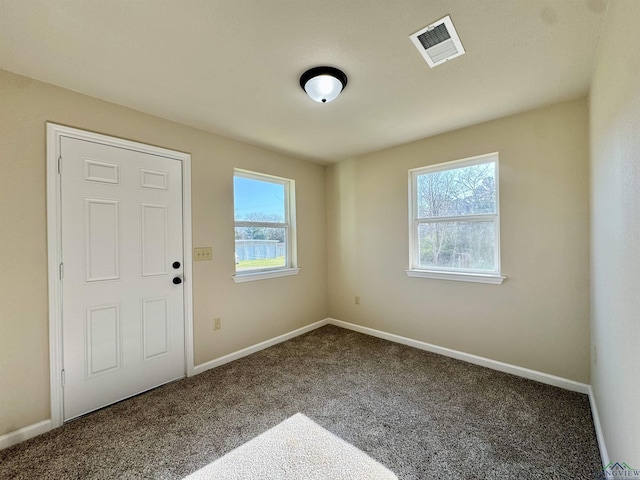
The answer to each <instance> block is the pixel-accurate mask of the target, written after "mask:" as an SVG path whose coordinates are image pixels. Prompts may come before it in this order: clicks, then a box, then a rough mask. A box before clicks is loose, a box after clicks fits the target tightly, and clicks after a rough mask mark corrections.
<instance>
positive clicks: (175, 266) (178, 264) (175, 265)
mask: <svg viewBox="0 0 640 480" xmlns="http://www.w3.org/2000/svg"><path fill="white" fill-rule="evenodd" d="M171 266H172V267H173V268H175V269H176V270H177V269H178V268H180V262H173V264H172V265H171Z"/></svg>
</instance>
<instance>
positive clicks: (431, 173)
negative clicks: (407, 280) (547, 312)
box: [407, 153, 505, 284]
mask: <svg viewBox="0 0 640 480" xmlns="http://www.w3.org/2000/svg"><path fill="white" fill-rule="evenodd" d="M409 177H410V188H409V190H410V192H409V196H410V199H409V201H410V208H409V210H410V216H411V227H410V228H411V231H410V236H409V239H410V240H409V251H410V260H409V261H410V264H409V265H410V266H409V270H407V275H409V276H412V277H426V278H442V279H447V280H463V281H472V282H484V283H496V284H497V283H502V281H503V280H504V278H505V277H503V276H502V275H501V274H500V208H499V206H500V202H499V196H498V154H497V153H491V154H488V155H481V156H478V157H473V158H468V159H464V160H458V161H454V162H447V163H441V164H438V165H433V166H429V167H423V168H417V169H414V170H410V171H409Z"/></svg>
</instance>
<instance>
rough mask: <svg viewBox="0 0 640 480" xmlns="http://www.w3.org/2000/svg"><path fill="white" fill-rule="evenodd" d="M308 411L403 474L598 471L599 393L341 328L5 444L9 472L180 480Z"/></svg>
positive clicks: (1, 469)
mask: <svg viewBox="0 0 640 480" xmlns="http://www.w3.org/2000/svg"><path fill="white" fill-rule="evenodd" d="M297 412H301V413H303V414H305V415H306V416H307V417H309V418H310V419H312V420H313V421H315V422H316V423H318V424H319V425H321V426H322V427H324V428H325V429H327V430H329V431H330V432H332V433H334V434H335V435H338V436H339V437H340V438H342V439H343V440H345V441H347V442H349V443H350V444H352V445H354V446H355V447H357V448H359V449H360V450H362V451H364V452H365V453H367V454H368V455H369V456H371V457H372V458H374V459H375V460H377V461H379V462H381V463H382V464H383V465H385V466H386V467H387V468H389V469H390V470H392V471H393V472H394V473H395V474H396V475H397V476H398V478H400V479H446V480H453V479H509V480H520V479H545V480H549V479H563V480H564V479H572V480H573V479H591V480H592V479H593V478H594V472H596V471H597V470H598V469H600V471H601V468H602V467H601V465H600V456H599V452H598V447H597V443H596V438H595V433H594V427H593V421H592V418H591V413H590V410H589V401H588V398H587V397H586V396H585V395H582V394H578V393H574V392H569V391H566V390H562V389H559V388H555V387H551V386H548V385H543V384H540V383H537V382H534V381H530V380H525V379H522V378H519V377H515V376H513V375H509V374H505V373H501V372H496V371H493V370H490V369H486V368H483V367H479V366H476V365H471V364H468V363H464V362H461V361H458V360H454V359H450V358H447V357H442V356H439V355H435V354H432V353H428V352H424V351H421V350H417V349H414V348H410V347H406V346H403V345H398V344H395V343H391V342H388V341H385V340H380V339H377V338H373V337H369V336H366V335H362V334H359V333H355V332H352V331H349V330H344V329H341V328H338V327H334V326H325V327H322V328H320V329H318V330H315V331H313V332H310V333H308V334H306V335H303V336H300V337H297V338H294V339H292V340H289V341H287V342H285V343H282V344H279V345H276V346H274V347H271V348H268V349H266V350H263V351H261V352H258V353H256V354H253V355H251V356H249V357H245V358H243V359H240V360H237V361H235V362H232V363H229V364H226V365H223V366H221V367H219V368H216V369H213V370H209V371H207V372H205V373H202V374H200V375H197V376H195V377H192V378H188V379H185V380H181V381H179V382H175V383H172V384H169V385H165V386H163V387H160V388H158V389H155V390H153V391H151V392H148V393H145V394H142V395H139V396H137V397H134V398H131V399H129V400H125V401H123V402H120V403H118V404H116V405H113V406H111V407H108V408H105V409H103V410H100V411H98V412H95V413H93V414H90V415H87V416H85V417H83V418H80V419H78V420H75V421H72V422H70V423H68V424H65V425H64V426H63V427H61V428H58V429H56V430H53V431H51V432H49V433H46V434H44V435H41V436H39V437H36V438H34V439H31V440H28V441H26V442H23V443H21V444H19V445H16V446H14V447H11V448H8V449H5V450H3V451H0V478H2V479H105V478H109V479H112V478H118V479H127V478H153V479H180V478H183V477H184V476H186V475H188V474H189V473H192V472H194V471H195V470H198V469H199V468H201V467H203V466H204V465H206V464H208V463H210V462H211V461H213V460H215V459H217V458H219V457H220V456H222V455H224V454H225V453H227V452H229V451H231V450H232V449H234V448H236V447H238V446H240V445H242V444H243V443H245V442H247V441H249V440H251V439H252V438H254V437H255V436H256V435H259V434H260V433H262V432H264V431H266V430H268V429H269V428H271V427H273V426H275V425H277V424H278V423H280V422H282V421H283V420H285V419H287V418H289V417H290V416H292V415H294V414H295V413H297Z"/></svg>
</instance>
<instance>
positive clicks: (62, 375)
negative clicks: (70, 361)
mask: <svg viewBox="0 0 640 480" xmlns="http://www.w3.org/2000/svg"><path fill="white" fill-rule="evenodd" d="M60 383H61V384H62V386H63V387H64V370H62V371H61V372H60Z"/></svg>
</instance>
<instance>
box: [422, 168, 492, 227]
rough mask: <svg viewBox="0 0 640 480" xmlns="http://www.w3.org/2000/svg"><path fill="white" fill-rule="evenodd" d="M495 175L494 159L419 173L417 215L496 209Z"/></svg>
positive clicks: (455, 214) (475, 213)
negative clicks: (466, 165)
mask: <svg viewBox="0 0 640 480" xmlns="http://www.w3.org/2000/svg"><path fill="white" fill-rule="evenodd" d="M495 177H496V164H495V162H488V163H482V164H480V165H472V166H469V167H461V168H454V169H451V170H444V171H441V172H432V173H423V174H420V175H418V176H417V184H418V185H417V188H418V218H429V217H449V216H457V215H477V214H481V213H496V182H495Z"/></svg>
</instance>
